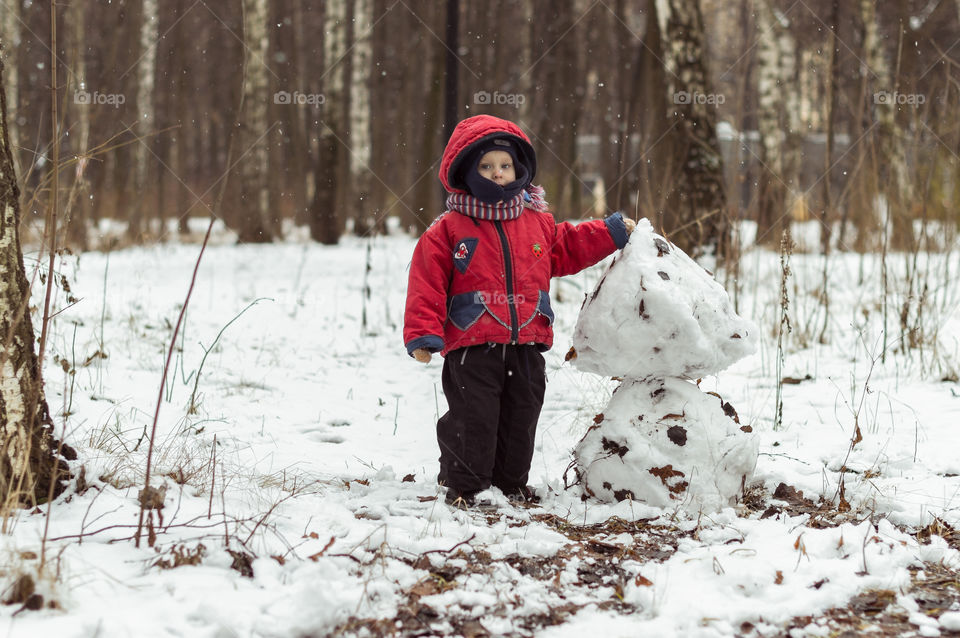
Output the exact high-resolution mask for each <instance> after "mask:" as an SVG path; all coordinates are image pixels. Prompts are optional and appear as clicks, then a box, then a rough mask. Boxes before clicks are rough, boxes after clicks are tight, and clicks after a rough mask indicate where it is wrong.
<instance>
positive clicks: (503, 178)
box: [477, 151, 517, 186]
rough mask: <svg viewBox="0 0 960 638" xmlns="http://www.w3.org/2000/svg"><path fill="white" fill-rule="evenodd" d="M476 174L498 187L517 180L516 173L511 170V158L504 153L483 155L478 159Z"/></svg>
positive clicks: (497, 152) (496, 152)
mask: <svg viewBox="0 0 960 638" xmlns="http://www.w3.org/2000/svg"><path fill="white" fill-rule="evenodd" d="M477 172H478V173H480V175H481V176H483V177H486V178H487V179H489V180H490V181H491V182H494V183H495V184H498V185H500V186H506V185H507V184H510V183H512V182H515V181H516V180H517V173H516V171H515V170H514V168H513V158H512V157H510V153H507V152H506V151H490V152H489V153H485V154H484V155H483V157H481V158H480V164H479V165H478V166H477Z"/></svg>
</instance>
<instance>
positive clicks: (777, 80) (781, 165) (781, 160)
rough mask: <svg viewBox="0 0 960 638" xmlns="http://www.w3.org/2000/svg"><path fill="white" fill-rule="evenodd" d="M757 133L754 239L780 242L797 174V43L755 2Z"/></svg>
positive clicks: (781, 20)
mask: <svg viewBox="0 0 960 638" xmlns="http://www.w3.org/2000/svg"><path fill="white" fill-rule="evenodd" d="M754 9H755V11H756V15H757V34H758V38H759V42H758V44H757V128H758V132H759V133H760V140H761V144H762V147H761V161H762V165H761V167H760V170H761V179H760V202H759V204H760V211H759V217H758V219H759V222H760V224H759V228H758V233H759V235H758V240H760V239H764V238H765V239H767V240H768V241H772V242H779V241H780V235H781V232H780V230H781V229H782V228H783V227H784V226H785V225H786V224H787V223H789V212H790V209H791V207H792V206H794V205H795V204H797V202H795V201H793V195H792V193H793V192H796V191H797V190H798V189H797V183H796V182H797V173H798V171H799V159H800V157H799V151H800V144H799V137H800V130H799V123H798V119H797V113H798V110H799V96H798V95H797V93H798V92H797V88H796V87H797V80H796V77H795V75H796V73H795V71H796V58H795V56H796V42H795V41H794V38H793V36H792V35H791V33H790V30H789V28H790V25H789V24H788V23H787V22H786V19H785V17H784V16H782V15H780V14H779V13H777V12H776V10H775V9H774V8H773V7H771V6H770V4H769V0H756V2H755V3H754Z"/></svg>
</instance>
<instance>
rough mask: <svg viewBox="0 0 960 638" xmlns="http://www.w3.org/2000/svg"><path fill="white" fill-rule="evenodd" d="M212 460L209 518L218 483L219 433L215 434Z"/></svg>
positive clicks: (211, 514)
mask: <svg viewBox="0 0 960 638" xmlns="http://www.w3.org/2000/svg"><path fill="white" fill-rule="evenodd" d="M211 455H212V457H211V461H210V467H211V469H210V502H209V503H208V504H207V518H208V519H209V518H210V517H211V516H213V492H214V488H215V487H216V485H217V435H216V434H214V435H213V451H212V452H211Z"/></svg>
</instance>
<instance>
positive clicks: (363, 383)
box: [0, 235, 960, 638]
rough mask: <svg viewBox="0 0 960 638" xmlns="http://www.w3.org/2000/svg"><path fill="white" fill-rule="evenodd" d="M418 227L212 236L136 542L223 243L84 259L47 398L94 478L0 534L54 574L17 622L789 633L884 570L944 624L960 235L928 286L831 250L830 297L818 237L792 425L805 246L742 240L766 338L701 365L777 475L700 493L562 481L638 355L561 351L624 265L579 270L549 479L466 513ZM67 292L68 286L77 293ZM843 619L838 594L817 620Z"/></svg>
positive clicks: (17, 554) (31, 569)
mask: <svg viewBox="0 0 960 638" xmlns="http://www.w3.org/2000/svg"><path fill="white" fill-rule="evenodd" d="M413 246H414V240H413V239H411V238H409V237H405V236H402V235H398V236H391V237H377V238H373V239H356V238H346V239H344V240H343V242H342V243H341V245H339V246H337V247H323V246H319V245H316V244H312V243H309V242H304V241H299V240H289V241H287V242H286V243H279V244H274V245H266V246H234V245H231V244H230V243H229V242H226V241H223V242H219V243H217V244H215V245H212V246H210V247H208V249H207V252H206V254H205V255H204V257H203V261H202V264H201V267H200V271H199V275H198V279H197V283H196V288H195V290H194V292H193V297H192V299H191V301H190V304H189V307H188V310H187V313H186V320H185V323H184V327H183V329H182V332H181V336H180V338H179V339H178V349H177V352H176V354H175V357H174V359H175V366H174V367H173V369H171V371H170V376H169V380H168V387H167V390H166V391H165V392H164V397H163V403H162V406H161V411H160V418H159V425H158V434H157V437H156V449H155V452H154V479H153V481H152V484H153V485H155V486H156V485H159V484H163V485H165V486H166V497H165V507H164V508H163V510H162V511H161V512H160V514H162V522H161V521H160V520H158V517H157V516H156V515H157V512H154V513H153V514H154V519H153V525H152V527H153V528H154V531H155V534H156V539H155V543H154V544H153V547H150V546H149V543H148V537H147V534H144V538H143V541H142V543H141V546H140V547H139V548H136V547H135V546H134V543H133V541H132V540H130V539H131V537H132V535H133V533H134V530H135V526H136V524H137V518H138V512H139V510H138V505H137V492H138V490H139V488H140V486H141V485H142V481H143V471H144V467H145V462H146V450H147V432H148V430H149V427H150V424H151V422H152V418H153V411H154V408H155V405H156V401H157V395H158V390H159V387H160V375H161V371H162V367H163V360H164V357H165V355H166V349H167V346H168V344H169V339H170V336H171V334H172V329H173V324H174V323H175V321H176V319H177V315H178V313H179V310H180V308H181V305H182V303H183V300H184V296H185V294H186V290H187V287H188V284H189V281H190V275H191V272H192V270H193V266H194V262H195V260H196V257H197V254H198V252H199V246H198V245H192V244H176V243H174V244H164V245H157V246H149V247H142V248H131V249H127V250H122V251H117V252H113V253H110V254H106V253H84V254H80V255H77V256H67V257H65V258H64V259H63V261H62V262H61V269H62V274H63V275H64V276H65V277H66V278H67V279H68V280H69V283H70V287H71V290H72V294H73V296H74V297H76V298H78V299H79V302H78V303H76V304H75V305H73V306H72V307H70V308H68V309H66V310H64V312H63V313H62V314H60V315H59V316H58V317H57V319H56V322H55V324H54V328H53V330H54V332H53V336H52V338H51V341H50V350H49V351H48V356H47V362H46V366H45V375H46V379H47V399H48V402H49V403H50V407H51V410H52V411H53V412H54V413H55V420H56V423H57V428H58V432H59V431H61V430H65V431H66V440H67V441H68V442H69V443H70V444H71V445H72V446H74V447H75V448H76V449H77V451H78V453H79V455H80V459H79V460H78V461H77V462H76V463H75V465H74V470H75V472H79V470H80V468H81V466H82V467H83V468H84V475H85V479H86V483H87V487H86V489H85V490H82V491H81V490H78V489H71V490H70V491H69V492H68V493H67V494H66V495H64V496H63V497H61V498H60V499H58V500H57V501H56V502H55V503H54V504H53V507H52V515H51V517H50V521H49V531H48V533H47V541H46V545H45V547H43V548H42V547H41V539H42V537H43V534H44V523H45V516H46V513H47V511H46V507H43V508H40V510H37V511H35V512H32V513H30V512H25V513H23V514H22V515H21V516H19V517H18V518H16V519H14V520H12V521H10V526H11V528H12V531H11V533H9V534H6V535H2V536H0V546H2V549H3V552H4V555H5V556H6V560H5V563H4V564H5V567H4V570H3V574H4V575H3V583H4V587H6V586H7V585H9V584H11V583H13V582H14V580H15V579H16V578H17V577H18V576H19V575H21V574H31V575H33V576H34V577H35V578H36V579H37V580H38V582H37V587H38V591H39V592H40V593H41V594H43V595H44V598H45V600H46V601H56V608H54V609H51V608H45V609H43V610H40V611H26V610H24V611H22V612H19V613H15V612H18V608H19V606H17V605H11V606H4V607H2V608H0V616H2V621H0V622H2V630H0V631H2V633H3V634H4V635H9V636H24V637H26V636H31V637H32V636H57V637H58V638H69V637H73V636H77V637H79V636H89V637H93V636H101V637H113V636H145V637H150V636H210V637H217V638H222V637H227V636H320V635H327V634H330V633H333V632H340V633H346V634H356V635H364V634H365V633H372V634H389V633H391V632H398V633H399V634H402V635H406V634H416V635H426V634H429V633H433V634H436V635H442V634H448V633H461V634H465V635H466V634H469V635H485V634H484V633H483V632H487V633H489V634H490V635H505V634H506V635H510V634H512V635H529V634H533V633H536V634H538V635H544V636H579V635H583V634H584V633H586V632H589V634H590V635H596V634H601V635H606V636H634V635H651V636H727V635H735V634H737V633H738V632H739V633H744V632H746V629H745V628H746V627H750V628H751V629H750V631H752V632H754V634H755V635H766V634H776V633H777V632H778V631H781V629H780V628H781V627H782V626H783V624H784V623H787V622H788V621H790V619H792V618H795V617H799V616H813V617H816V616H817V614H819V613H820V612H822V611H823V610H826V609H828V608H830V607H833V606H844V605H846V603H847V601H848V600H849V599H850V598H851V597H853V596H854V595H856V594H858V593H859V592H862V591H865V590H869V589H879V590H893V591H894V592H895V593H896V594H897V595H898V596H899V598H897V602H896V603H895V604H899V605H900V607H902V608H903V609H904V610H906V611H905V612H904V613H906V614H909V615H910V616H909V617H910V622H911V623H913V625H912V626H913V627H914V628H915V629H916V631H917V632H918V635H919V634H922V635H938V634H939V632H940V631H941V630H946V629H948V628H953V627H958V626H960V624H954V623H957V619H956V617H955V616H956V614H954V615H953V616H951V615H950V613H951V612H947V613H946V615H945V616H943V618H942V620H943V625H942V626H941V625H940V624H939V623H938V621H937V620H936V616H937V615H938V614H935V615H934V617H933V618H930V617H928V616H927V615H925V614H923V613H920V612H917V611H916V609H917V605H916V603H915V602H913V601H911V600H910V596H909V594H908V593H907V587H908V585H909V584H910V581H911V569H913V570H914V578H916V577H917V576H916V573H915V570H916V568H917V567H919V568H921V569H923V568H924V564H927V566H929V565H931V564H937V563H940V562H941V561H942V563H943V564H944V565H945V566H946V567H948V568H951V569H955V568H957V567H958V559H960V556H958V553H957V551H956V550H955V549H952V548H951V547H950V546H949V545H948V543H947V542H945V541H944V540H943V539H941V538H939V537H934V538H932V540H931V541H930V542H929V543H925V544H924V543H920V542H918V540H917V538H916V537H915V535H914V533H913V532H915V531H916V530H917V529H919V528H921V527H924V526H927V525H929V524H930V523H931V522H932V521H933V520H934V517H937V518H938V519H939V520H940V521H942V522H943V523H945V524H949V525H951V526H956V525H960V509H958V507H960V495H958V490H960V476H958V475H960V456H958V455H957V453H956V449H957V447H956V442H957V440H958V435H957V434H956V424H957V422H958V417H960V399H958V394H957V384H956V372H955V371H956V370H957V369H958V366H957V361H958V341H957V338H958V336H960V321H958V319H960V314H958V313H957V300H958V297H960V291H958V289H957V287H956V285H955V283H954V281H955V274H954V273H956V272H957V271H958V269H960V264H958V263H957V258H956V255H952V254H951V255H945V256H938V257H936V258H933V259H931V260H930V261H929V262H928V261H927V260H926V259H924V258H923V256H921V259H920V262H919V263H918V264H917V265H916V269H917V270H916V272H918V273H920V275H919V276H918V278H917V281H918V282H919V283H916V284H914V286H913V288H912V290H911V289H910V288H908V286H907V284H906V280H905V277H906V275H905V273H906V272H907V270H906V269H907V267H908V266H909V267H911V268H912V267H914V266H913V264H912V262H911V260H910V259H909V258H908V257H907V256H904V255H892V256H890V258H889V260H888V264H887V273H888V274H887V277H888V279H889V289H890V290H891V293H890V294H889V295H888V297H887V302H888V303H887V304H886V305H885V304H884V302H883V296H882V295H881V294H880V290H881V289H882V288H881V285H880V281H881V277H882V276H883V269H882V268H881V264H880V261H879V258H878V257H876V256H866V257H861V256H859V255H853V254H844V253H839V254H836V255H834V256H832V257H831V259H830V262H829V264H828V267H829V273H830V275H829V281H830V286H831V287H830V290H829V296H828V300H829V313H828V314H826V315H825V314H824V311H823V304H821V303H820V302H819V301H818V295H819V287H820V284H821V280H822V268H823V260H822V257H819V256H814V255H803V254H795V255H793V256H792V257H791V258H790V267H791V269H792V272H793V274H792V275H791V277H790V278H789V279H788V290H789V294H790V297H791V299H790V306H789V314H790V321H791V324H792V327H793V332H792V333H791V334H790V335H788V336H787V337H786V339H785V343H784V354H783V367H782V373H781V374H782V376H783V377H787V378H789V379H788V381H790V380H794V381H800V382H799V383H789V382H788V383H786V384H784V385H783V386H782V387H783V424H782V427H780V428H779V429H778V430H774V417H775V413H776V405H777V369H778V365H777V364H778V351H777V326H778V325H779V323H780V317H781V316H780V304H779V300H778V297H779V293H780V287H781V286H780V278H781V266H780V260H779V256H778V255H776V254H774V253H769V252H765V251H758V250H754V251H750V252H748V253H747V254H746V255H745V256H744V259H743V261H742V270H741V273H740V275H739V282H738V285H737V288H736V290H733V289H731V293H732V294H731V296H732V297H733V298H734V300H735V302H736V304H737V310H738V312H739V313H740V314H741V315H742V316H744V317H748V318H750V319H752V320H753V321H755V322H756V323H757V325H758V326H759V328H760V335H759V340H760V348H759V351H758V352H757V354H755V355H753V356H750V357H748V358H746V359H743V360H741V361H740V362H738V363H736V364H735V365H734V366H733V367H732V368H730V369H728V370H726V371H724V372H722V373H721V374H720V375H719V376H718V377H710V378H705V379H703V381H702V382H701V389H702V390H704V391H715V392H717V393H718V394H720V395H721V396H722V397H723V399H724V400H725V401H729V402H730V403H731V404H732V405H733V406H734V407H735V408H736V409H737V411H738V413H739V418H740V421H741V423H744V424H749V425H750V426H752V428H753V429H754V432H756V433H757V434H758V436H759V437H760V458H759V463H758V465H757V469H756V473H755V476H754V481H755V485H754V486H753V488H751V490H750V492H751V493H752V494H753V495H754V498H755V501H756V502H755V503H754V507H746V506H741V507H739V508H737V509H726V510H723V511H722V512H721V513H719V514H716V515H709V516H703V517H689V516H687V515H685V514H683V513H681V512H675V511H663V510H659V509H655V508H652V507H649V506H645V505H643V504H641V503H631V502H629V501H624V502H621V503H618V504H601V503H597V502H592V501H590V500H587V501H582V500H581V498H580V492H579V491H578V489H577V488H576V487H574V488H572V489H569V490H565V489H564V471H565V470H566V468H567V467H568V465H569V464H570V461H571V454H572V451H573V449H574V447H575V445H576V443H577V441H578V440H579V439H580V438H581V437H582V435H583V433H584V432H585V431H586V429H587V428H588V427H589V426H590V425H591V424H592V423H593V420H594V417H595V415H596V414H597V413H598V412H599V411H600V410H601V408H602V406H604V405H605V404H606V403H607V401H608V400H609V398H610V394H611V392H612V390H613V389H614V388H615V387H616V381H613V380H611V379H608V378H602V377H599V376H597V375H593V374H589V373H583V372H579V371H577V370H575V369H574V368H573V367H572V366H571V365H570V364H569V363H565V362H564V355H565V353H566V352H567V349H568V348H569V345H570V343H571V339H572V335H573V329H574V325H575V323H576V320H577V314H578V310H579V308H580V304H581V302H582V301H583V298H584V295H585V294H586V293H588V292H589V291H591V290H592V289H593V287H594V286H595V285H596V283H597V281H598V280H599V278H600V276H601V274H602V272H603V270H602V269H603V267H604V264H601V265H599V266H597V267H595V268H592V269H590V270H587V271H585V272H583V273H580V274H578V275H576V276H573V277H569V278H566V279H564V280H555V282H554V288H553V297H554V301H553V306H554V309H555V311H556V315H557V319H556V324H555V330H556V333H557V337H556V346H555V348H554V349H553V350H552V351H551V352H549V353H547V355H546V356H547V369H548V379H549V383H548V385H547V398H546V404H545V407H544V410H543V414H542V416H541V420H540V426H539V432H538V439H537V446H536V456H535V459H534V466H533V470H532V472H531V482H532V484H533V485H534V486H535V487H537V488H538V489H539V490H540V491H541V493H544V495H545V496H544V499H543V503H542V504H541V506H539V507H532V508H529V509H527V508H517V507H513V506H510V505H508V504H507V502H506V500H505V499H504V498H503V497H502V496H501V495H500V494H499V493H494V494H492V495H491V497H492V498H493V499H494V501H495V502H497V503H498V504H499V505H500V508H499V510H498V511H497V512H496V513H493V514H481V513H475V512H465V511H452V510H450V509H449V508H448V507H446V506H445V505H444V504H443V499H442V494H441V493H440V492H439V490H438V488H437V486H436V484H435V475H436V468H437V460H436V459H437V456H438V450H437V448H436V441H435V430H434V428H435V421H436V418H437V416H438V415H439V414H441V413H442V412H443V411H444V399H443V394H442V392H441V390H440V362H439V361H438V360H434V362H433V363H431V364H429V365H427V366H423V365H420V364H417V363H416V362H414V361H413V360H412V359H410V358H409V357H408V356H407V354H406V352H405V351H404V349H403V344H402V338H401V327H402V312H403V303H404V295H405V287H406V274H407V263H408V261H409V258H410V255H411V253H412V250H413ZM368 265H369V270H368V269H367V267H368ZM29 268H30V262H29V261H28V269H29ZM925 279H926V284H927V285H926V288H924V280H925ZM721 281H723V277H721ZM911 295H912V296H911ZM921 297H922V298H923V304H924V306H923V312H922V313H920V314H919V315H918V313H917V307H918V306H917V304H918V303H919V301H920V299H921ZM57 302H58V308H62V307H64V306H66V305H67V300H66V294H65V293H64V292H63V291H60V292H58V299H57ZM905 302H907V303H908V304H912V305H908V306H907V312H906V315H905V317H906V318H905V325H907V327H908V328H911V327H916V328H917V331H914V332H912V333H909V332H908V333H906V334H907V337H908V338H912V339H913V341H914V344H913V345H914V347H912V348H910V349H908V350H907V351H906V352H904V351H903V348H901V344H902V335H903V334H904V333H903V332H902V331H901V311H902V310H903V307H904V303H905ZM884 325H886V327H887V331H886V334H887V335H888V336H887V338H886V341H885V340H884V331H883V328H884ZM824 326H826V328H825V330H824V329H823V327H824ZM821 332H822V333H823V339H822V341H823V342H824V343H820V341H821V339H820V336H821ZM885 347H886V351H884V348H885ZM208 351H209V352H208ZM98 352H103V353H104V354H105V355H106V358H103V357H100V356H97V353H98ZM884 354H885V355H886V356H885V357H884V356H883V355H884ZM61 361H65V362H66V366H65V367H66V369H67V372H65V371H64V366H63V364H62V363H61ZM71 371H72V372H71ZM808 375H809V378H807V376H808ZM945 377H947V378H952V379H954V380H953V381H947V382H944V381H941V379H943V378H945ZM194 388H196V391H195V393H194ZM191 397H192V400H191ZM857 427H859V430H860V432H861V434H862V441H860V442H858V443H857V444H856V445H855V446H853V448H852V449H851V440H852V438H853V437H854V434H855V429H856V428H857ZM844 468H845V469H846V470H847V471H846V472H843V469H844ZM841 478H843V492H842V496H843V501H845V502H848V503H849V505H850V506H851V511H849V512H846V513H838V511H837V510H838V506H839V505H840V504H841V498H840V496H841V493H840V481H841ZM568 479H569V476H568ZM780 483H785V484H786V485H787V486H792V487H793V488H795V489H796V490H800V491H802V492H803V493H804V496H805V497H808V498H811V499H813V501H815V502H816V501H818V499H819V498H820V497H823V498H824V499H826V500H827V501H830V502H832V503H833V505H827V506H825V507H824V508H822V511H821V512H820V513H817V512H813V511H812V510H813V508H812V507H808V508H806V510H803V508H799V509H798V508H790V507H789V506H788V505H787V504H785V503H784V502H783V501H782V500H778V499H774V498H773V496H772V494H773V492H774V491H775V489H776V488H777V486H778V485H779V484H780ZM437 496H440V499H439V500H437V498H436V497H437ZM757 503H759V505H757ZM769 506H773V508H772V509H768V508H769ZM778 510H779V512H778ZM944 529H945V528H944ZM201 545H202V547H201ZM41 550H44V555H45V558H46V564H45V566H44V568H43V570H42V571H40V570H39V568H38V565H39V562H40V561H39V555H40V553H41ZM174 564H180V566H177V567H175V568H172V569H167V568H164V567H165V566H172V565H174ZM231 566H234V568H231ZM251 571H252V576H251V575H250V573H251ZM241 572H245V573H246V575H244V574H243V573H241ZM9 594H10V588H7V589H6V592H5V593H4V594H3V597H4V598H6V597H8V596H9ZM377 620H379V621H381V622H379V623H378V622H375V621H377ZM478 623H479V624H478ZM744 623H749V624H748V625H745V624H744ZM824 631H825V630H824V629H823V628H819V629H818V625H817V622H816V621H813V622H812V624H811V625H810V626H808V627H807V628H806V629H804V630H802V631H799V632H795V633H798V634H799V635H820V634H821V633H823V632H824ZM478 632H479V633H478Z"/></svg>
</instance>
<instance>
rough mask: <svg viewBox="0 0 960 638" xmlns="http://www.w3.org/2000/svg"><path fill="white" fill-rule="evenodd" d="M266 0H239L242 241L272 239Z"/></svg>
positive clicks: (238, 153) (237, 155) (240, 236)
mask: <svg viewBox="0 0 960 638" xmlns="http://www.w3.org/2000/svg"><path fill="white" fill-rule="evenodd" d="M268 19H269V13H268V12H267V0H243V40H244V45H245V46H244V78H243V98H242V99H243V103H242V107H241V115H240V138H239V142H240V143H239V144H238V146H237V148H236V149H235V157H236V158H237V159H240V158H241V157H242V158H243V159H242V161H240V206H241V211H240V218H241V219H240V224H239V225H240V227H239V228H238V233H239V239H240V241H243V242H266V241H272V240H273V238H274V229H273V224H272V223H271V220H270V213H269V204H270V202H269V199H270V194H269V190H268V187H267V170H268V169H269V161H268V153H267V138H266V136H265V134H266V132H267V99H268V95H267V93H268V91H269V88H268V86H269V85H268V78H267V62H268V60H267V56H268V54H269V43H270V39H269V37H268V36H267V20H268Z"/></svg>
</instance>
